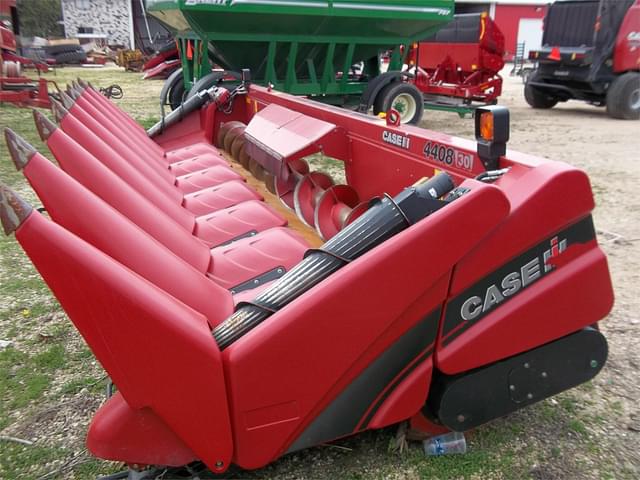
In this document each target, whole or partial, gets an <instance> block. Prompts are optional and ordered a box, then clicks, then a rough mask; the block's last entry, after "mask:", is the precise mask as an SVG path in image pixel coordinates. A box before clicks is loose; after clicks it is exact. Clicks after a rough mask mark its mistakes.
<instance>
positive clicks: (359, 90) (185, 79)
mask: <svg viewBox="0 0 640 480" xmlns="http://www.w3.org/2000/svg"><path fill="white" fill-rule="evenodd" d="M147 6H148V9H149V12H150V13H151V14H152V15H155V16H156V17H157V18H158V19H160V20H161V21H162V22H163V23H165V24H167V25H169V26H170V27H171V28H172V29H173V30H174V31H175V36H176V38H177V39H178V44H179V47H180V57H181V58H182V61H183V70H182V72H181V73H176V74H175V75H174V76H173V77H170V78H169V79H168V80H167V83H166V88H165V91H164V92H163V95H164V96H163V101H164V99H165V98H168V99H169V101H170V103H171V104H172V105H174V106H176V105H178V104H179V103H180V102H181V100H182V98H183V93H184V92H185V91H186V92H191V93H189V94H190V95H193V94H195V93H196V92H198V91H201V90H203V89H206V88H208V87H210V86H211V85H213V84H215V83H217V82H218V81H219V80H220V78H221V75H222V74H221V73H211V67H212V64H213V65H215V66H218V67H220V68H222V69H224V70H227V71H229V72H235V73H236V74H237V73H238V72H240V70H241V69H243V68H249V69H251V73H252V75H253V77H254V79H253V80H254V82H256V83H259V84H261V85H265V86H266V85H271V86H272V87H273V88H274V89H276V90H280V91H284V92H288V93H292V94H294V95H305V96H311V97H313V98H314V99H316V100H319V101H322V102H325V103H329V104H333V105H340V106H350V107H358V108H360V109H361V111H364V112H366V111H367V110H368V109H369V108H370V107H371V106H373V105H374V103H375V102H376V99H377V98H378V97H379V96H380V95H379V94H380V93H381V91H382V89H383V88H384V87H385V86H386V85H388V84H389V83H391V82H394V81H398V82H397V83H398V86H397V87H398V88H396V89H395V90H394V91H393V92H392V93H394V94H395V95H394V97H393V98H397V97H401V99H402V98H407V95H408V94H412V96H413V98H418V99H420V93H419V92H418V91H417V89H416V88H415V87H413V86H411V85H409V84H403V82H401V81H400V80H402V78H401V73H400V70H402V66H403V58H402V57H403V55H402V54H401V53H400V49H399V48H396V47H398V46H399V45H405V47H408V46H409V45H411V43H412V42H414V41H415V40H417V39H421V38H424V37H427V36H430V35H431V34H433V33H434V32H435V31H436V30H438V29H439V28H441V27H442V26H443V25H445V24H446V23H447V22H449V21H450V20H451V18H452V15H453V1H452V0H393V1H391V0H345V1H340V2H335V1H326V0H321V1H317V0H300V1H283V2H281V1H277V2H264V1H253V0H251V1H219V2H218V1H216V2H193V1H189V0H186V1H185V0H172V1H167V0H151V1H148V2H147ZM391 49H394V53H393V55H392V58H391V62H390V64H389V70H391V71H395V75H390V74H386V75H384V76H380V73H381V72H380V62H379V55H380V54H381V53H382V52H385V51H388V50H391ZM407 51H408V49H407V48H405V50H404V52H405V53H406V52H407ZM359 62H363V63H362V65H361V66H360V67H357V68H355V67H354V66H355V65H356V64H358V63H359ZM392 100H393V99H392ZM407 108H408V107H407ZM397 109H398V110H401V114H402V117H403V123H404V122H405V121H411V122H412V123H417V122H419V120H420V118H421V116H422V111H423V110H422V104H421V102H420V101H418V102H417V103H415V102H414V104H413V105H412V107H411V111H402V109H403V108H402V105H400V106H399V107H398V108H397ZM375 113H377V112H375Z"/></svg>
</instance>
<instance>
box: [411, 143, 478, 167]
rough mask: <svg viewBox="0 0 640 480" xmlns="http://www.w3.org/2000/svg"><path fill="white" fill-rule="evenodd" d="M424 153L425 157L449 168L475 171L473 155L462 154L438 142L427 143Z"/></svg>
mask: <svg viewBox="0 0 640 480" xmlns="http://www.w3.org/2000/svg"><path fill="white" fill-rule="evenodd" d="M422 153H424V156H425V157H427V158H431V159H432V160H434V161H436V162H440V163H443V164H445V165H447V166H449V167H455V168H459V169H460V170H467V171H469V172H470V171H472V170H473V155H471V154H470V153H465V152H461V151H460V150H456V149H455V148H451V147H447V146H446V145H442V144H440V143H436V142H427V143H425V144H424V148H423V149H422Z"/></svg>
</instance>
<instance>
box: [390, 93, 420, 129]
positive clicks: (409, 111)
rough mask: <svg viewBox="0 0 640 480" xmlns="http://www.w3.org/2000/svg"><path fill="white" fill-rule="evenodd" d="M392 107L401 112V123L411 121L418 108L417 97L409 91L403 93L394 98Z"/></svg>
mask: <svg viewBox="0 0 640 480" xmlns="http://www.w3.org/2000/svg"><path fill="white" fill-rule="evenodd" d="M391 107H392V108H393V109H394V110H397V112H398V113H399V114H400V123H407V122H409V121H411V120H412V119H413V117H415V115H416V112H417V110H418V105H417V104H416V99H415V98H413V97H412V96H411V95H410V94H408V93H401V94H400V95H398V96H397V97H396V98H394V99H393V102H391Z"/></svg>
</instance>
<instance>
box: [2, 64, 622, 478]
mask: <svg viewBox="0 0 640 480" xmlns="http://www.w3.org/2000/svg"><path fill="white" fill-rule="evenodd" d="M69 93H70V95H69V96H68V95H66V94H63V95H62V100H63V101H64V105H60V104H58V103H57V102H55V101H54V103H53V107H54V108H53V110H54V114H55V117H56V119H57V124H54V123H53V122H52V121H51V120H49V119H48V118H46V117H45V116H44V115H42V114H40V113H38V112H36V113H35V114H34V115H35V122H36V125H37V128H38V131H39V132H40V135H41V136H42V138H43V140H44V141H45V142H46V143H47V145H48V147H49V149H50V150H51V152H52V153H53V155H54V156H55V158H56V159H57V161H58V164H59V167H58V166H56V165H54V164H53V163H51V162H50V161H49V160H47V159H46V158H45V157H43V156H42V155H41V154H39V153H38V152H36V151H35V150H34V148H33V147H31V146H30V145H29V144H27V143H26V142H25V141H24V140H23V139H21V138H20V137H19V136H18V135H16V134H15V133H14V132H12V131H11V130H7V131H6V137H7V138H6V139H7V143H8V146H9V150H10V152H11V156H12V158H13V161H14V163H15V164H16V166H17V168H18V169H20V170H21V171H22V172H23V173H24V175H25V176H26V178H27V179H28V181H29V183H30V184H31V185H32V187H33V188H34V190H35V191H36V193H37V195H38V196H39V197H40V199H41V201H42V203H43V205H44V208H45V209H46V215H44V214H41V213H40V212H39V211H38V210H37V209H35V208H32V207H31V205H29V204H28V203H26V202H25V201H24V200H23V199H21V198H20V197H19V196H18V195H17V194H16V193H15V192H13V191H11V190H10V189H9V188H8V187H5V186H2V187H1V188H0V218H1V220H2V224H3V227H4V230H5V232H6V233H7V234H11V233H15V236H16V239H17V241H18V242H19V243H20V244H21V245H22V247H23V249H24V250H25V252H26V253H27V255H28V256H29V257H30V259H31V261H32V262H33V263H34V265H35V266H36V267H37V269H38V270H39V272H40V274H41V275H42V277H43V279H44V280H45V282H46V283H47V284H48V285H49V287H50V288H51V290H52V291H53V293H54V294H55V296H56V297H57V298H58V300H59V301H60V303H61V304H62V306H63V307H64V309H65V310H66V312H67V313H68V315H69V318H70V319H71V320H72V321H73V323H74V324H75V326H76V327H77V328H78V330H79V331H80V333H81V334H82V336H83V337H84V339H85V340H86V342H87V344H88V345H89V346H90V347H91V349H92V350H93V352H94V354H95V356H96V358H97V359H98V360H99V361H100V363H101V364H102V365H103V367H104V368H105V370H106V371H107V372H108V374H109V376H110V377H111V379H112V380H113V382H114V384H115V385H116V386H117V392H116V393H115V394H113V395H112V396H110V397H109V398H108V400H107V401H106V402H105V403H104V404H103V405H102V406H101V407H100V409H99V410H98V411H97V412H96V414H95V417H94V418H93V421H92V424H91V427H90V429H89V432H88V439H87V444H88V448H89V449H90V451H91V452H92V453H93V454H94V455H96V456H97V457H100V458H104V459H110V460H117V461H122V462H125V463H126V464H128V465H129V467H130V469H129V470H128V471H127V472H124V473H123V474H121V475H118V476H112V477H111V478H125V477H128V478H130V479H142V478H153V477H154V476H156V475H159V474H160V472H168V473H174V474H176V475H177V474H178V473H179V472H182V473H185V472H190V473H187V474H192V473H197V474H198V475H200V474H201V473H202V471H203V469H207V471H208V472H213V473H222V472H224V471H225V470H226V469H227V468H229V467H230V466H231V465H232V464H235V465H237V466H239V467H242V468H245V469H255V468H259V467H262V466H264V465H267V464H268V463H270V462H272V461H274V460H276V459H277V458H279V457H281V456H282V455H285V454H287V453H288V452H294V451H298V450H301V449H304V448H307V447H311V446H314V445H319V444H323V443H326V442H330V441H332V440H335V439H338V438H341V437H345V436H348V435H353V434H356V433H358V432H362V431H365V430H368V429H377V428H381V427H384V426H387V425H392V424H396V423H399V422H405V424H406V423H408V424H409V427H410V429H411V431H412V433H414V434H415V435H416V436H418V435H423V436H428V435H434V434H438V433H442V432H445V431H449V430H453V431H466V430H469V429H472V428H474V427H477V426H478V425H481V424H483V423H485V422H488V421H490V420H492V419H495V418H497V417H500V416H503V415H506V414H508V413H510V412H513V411H515V410H518V409H520V408H523V407H525V406H527V405H530V404H532V403H535V402H537V401H540V400H541V399H544V398H546V397H549V396H551V395H554V394H556V393H558V392H561V391H563V390H566V389H568V388H571V387H574V386H576V385H578V384H580V383H583V382H585V381H588V380H589V379H591V378H593V377H594V376H595V375H596V374H597V373H598V372H599V371H600V369H601V368H602V366H603V364H604V363H605V361H606V358H607V343H606V340H605V338H604V336H603V335H602V334H601V333H600V331H599V330H598V328H597V322H598V321H599V320H601V319H602V318H603V317H605V316H606V315H607V313H608V312H609V310H610V309H611V306H612V302H613V292H612V286H611V280H610V276H609V271H608V267H607V261H606V258H605V256H604V254H603V252H602V251H601V250H600V248H599V247H598V244H597V241H596V234H595V230H594V226H593V222H592V218H591V211H592V209H593V207H594V203H593V195H592V192H591V187H590V185H589V180H588V178H587V176H586V175H585V173H584V172H582V171H580V170H578V169H576V168H574V167H571V166H569V165H566V164H564V163H560V162H553V161H548V160H543V159H540V158H535V157H531V156H528V155H523V154H518V153H515V152H511V151H509V152H507V151H506V142H507V140H508V137H509V120H508V112H507V111H506V110H505V109H504V108H502V107H497V106H491V107H482V108H481V109H480V110H479V111H478V113H477V115H476V119H475V122H476V129H477V141H476V142H472V141H468V140H462V139H458V138H453V137H450V136H448V135H444V134H440V133H436V132H433V131H429V130H423V129H420V128H417V127H413V126H401V125H399V124H398V123H399V122H398V120H399V115H398V114H397V112H394V111H393V110H391V111H389V112H388V114H387V118H386V119H379V118H374V117H371V116H366V115H363V114H359V113H354V112H349V111H347V110H344V109H341V108H338V107H335V106H330V105H325V104H321V103H317V102H314V101H311V100H308V99H305V98H300V97H296V96H293V95H290V94H287V93H281V92H276V91H273V90H270V89H269V88H266V87H262V86H258V85H253V84H251V83H250V79H249V72H248V71H244V72H243V79H242V82H241V83H240V84H239V85H238V86H237V87H236V88H234V89H233V90H228V89H226V88H222V87H218V86H214V87H211V88H209V89H207V90H205V91H203V92H200V93H198V94H197V95H196V96H194V97H192V98H191V99H189V100H188V101H187V102H186V103H185V104H184V105H183V106H182V107H181V108H180V109H178V110H175V111H174V112H172V113H171V114H170V115H169V116H168V117H167V118H166V119H165V120H164V121H163V122H162V123H160V124H159V125H157V126H155V127H154V128H152V129H151V130H150V131H149V132H146V131H144V130H143V129H142V128H141V127H140V126H139V125H137V124H136V123H135V122H134V121H133V120H132V119H131V118H130V117H128V116H127V115H126V114H125V113H123V112H122V111H121V110H120V109H118V108H117V107H116V106H115V105H114V104H113V103H111V102H110V101H109V100H107V99H106V98H104V97H102V96H101V95H100V94H99V93H97V92H96V91H95V90H94V89H93V88H92V87H91V86H90V85H87V84H85V83H83V82H80V83H79V84H76V85H74V86H71V87H70V88H69ZM214 145H215V146H214ZM318 152H320V153H322V154H323V155H327V156H329V157H332V158H335V159H338V160H340V161H342V162H343V163H344V169H345V176H346V183H345V184H341V185H340V184H335V183H334V181H333V180H332V178H331V177H329V176H328V175H326V174H324V173H322V172H320V171H314V170H312V169H311V167H310V165H309V163H307V161H306V160H305V158H306V157H308V156H309V155H311V154H315V153H318Z"/></svg>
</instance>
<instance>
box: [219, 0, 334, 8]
mask: <svg viewBox="0 0 640 480" xmlns="http://www.w3.org/2000/svg"><path fill="white" fill-rule="evenodd" d="M238 4H245V5H280V6H287V7H314V8H327V7H328V6H329V2H305V1H304V0H231V5H238Z"/></svg>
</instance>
